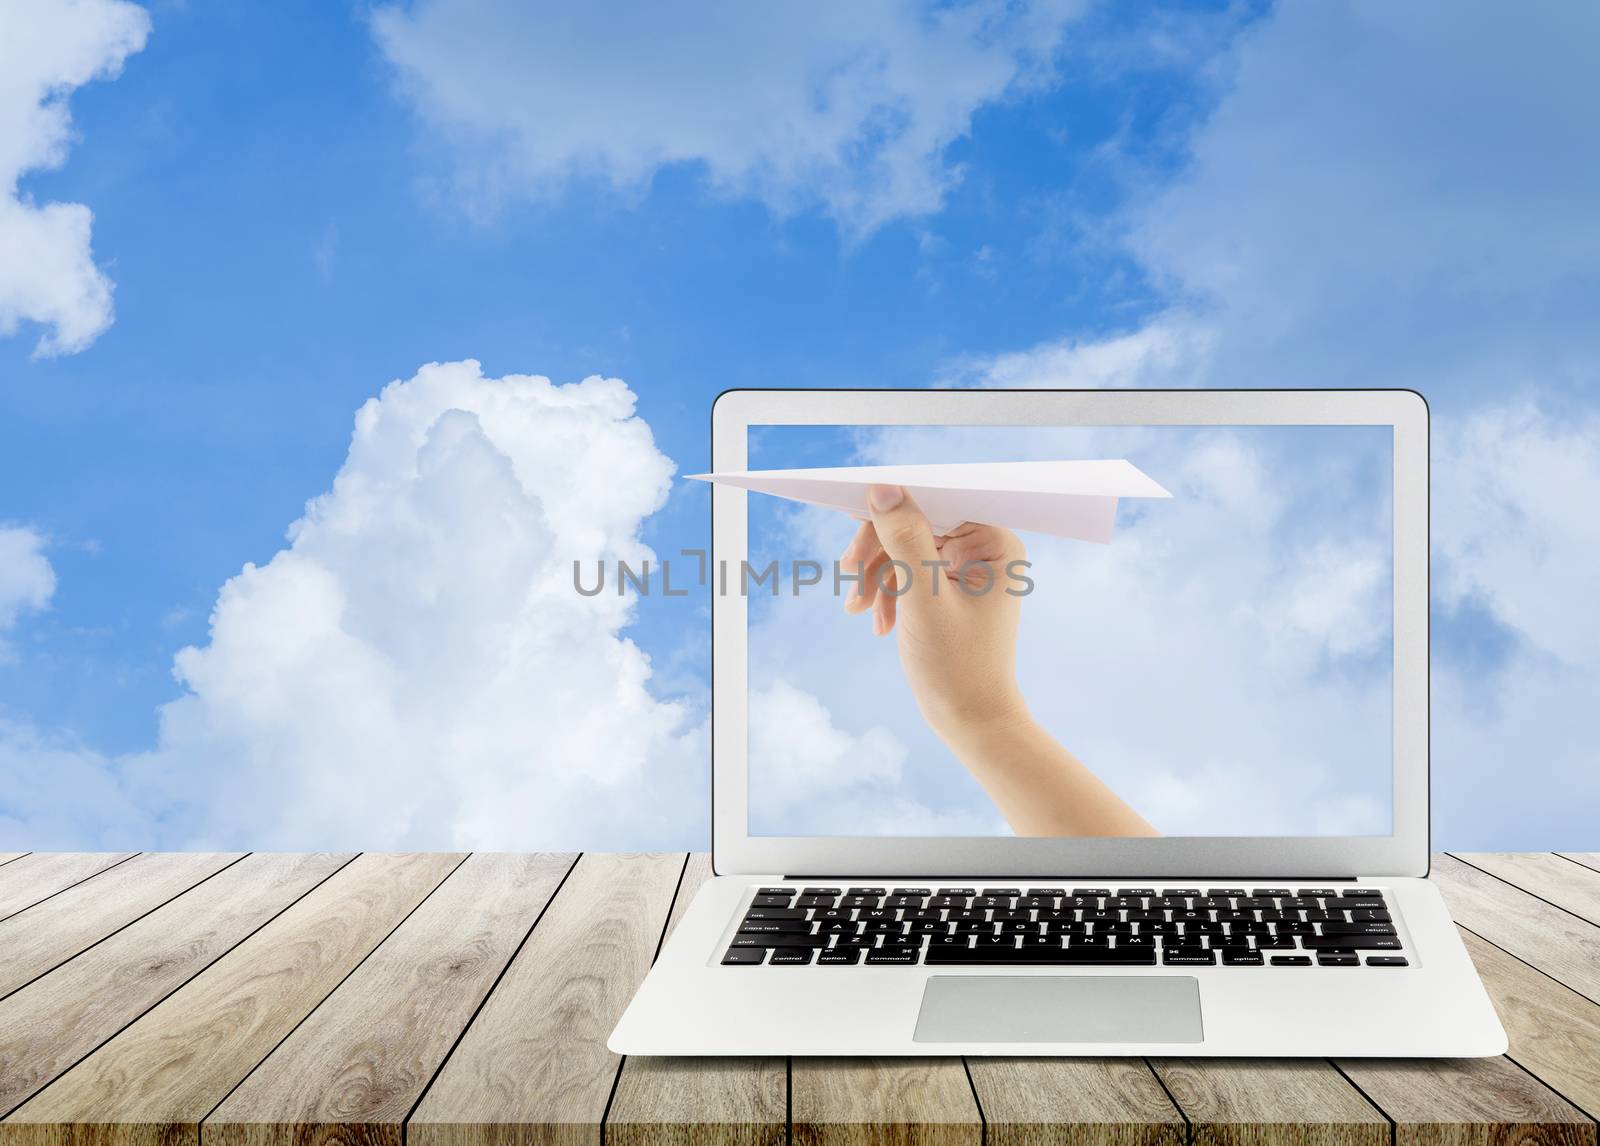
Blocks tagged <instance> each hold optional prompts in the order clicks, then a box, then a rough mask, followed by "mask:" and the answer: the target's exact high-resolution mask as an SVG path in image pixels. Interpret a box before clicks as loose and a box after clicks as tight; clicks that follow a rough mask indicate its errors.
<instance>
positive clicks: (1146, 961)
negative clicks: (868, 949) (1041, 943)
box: [924, 944, 1156, 967]
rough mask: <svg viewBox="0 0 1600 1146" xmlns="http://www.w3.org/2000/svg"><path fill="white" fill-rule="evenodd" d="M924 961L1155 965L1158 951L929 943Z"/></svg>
mask: <svg viewBox="0 0 1600 1146" xmlns="http://www.w3.org/2000/svg"><path fill="white" fill-rule="evenodd" d="M924 962H925V963H926V964H927V965H928V966H930V967H938V966H952V965H960V966H966V967H970V966H973V965H977V964H994V965H998V966H1017V965H1019V964H1030V965H1033V966H1052V967H1153V966H1155V962H1156V955H1155V952H1154V951H1152V950H1143V951H1118V950H1117V949H1116V948H1113V947H1098V946H1095V945H1093V944H1091V945H1089V946H1087V947H1054V948H1047V947H1008V948H1001V949H998V950H994V949H991V950H978V949H977V948H965V949H964V948H950V947H936V946H930V947H929V948H928V955H927V958H926V959H925V960H924Z"/></svg>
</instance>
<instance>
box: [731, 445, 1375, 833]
mask: <svg viewBox="0 0 1600 1146" xmlns="http://www.w3.org/2000/svg"><path fill="white" fill-rule="evenodd" d="M1392 435H1393V431H1392V429H1391V428H1390V427H1388V426H1342V425H1341V426H1323V425H1318V426H1135V427H1129V426H1117V427H1083V426H1072V427H1038V426H1026V427H1024V426H1018V427H1006V426H903V425H901V426H861V425H854V426H793V425H786V426H752V427H750V430H749V438H748V453H749V463H748V464H749V469H748V471H747V472H746V473H745V475H744V479H746V484H747V488H751V489H752V490H754V491H757V492H751V493H750V494H749V497H748V515H749V544H748V554H749V556H748V560H747V562H746V564H745V567H744V568H743V569H741V570H732V571H729V573H728V574H727V575H728V576H729V577H730V578H731V579H733V580H735V581H736V582H737V584H731V585H730V586H729V591H740V592H743V593H744V595H745V596H746V597H747V599H748V602H749V641H748V648H749V677H748V679H749V689H750V695H749V710H748V711H749V743H748V761H749V764H748V777H749V779H748V785H749V786H748V801H749V807H748V813H749V828H750V834H751V835H757V836H786V837H793V836H843V837H863V836H878V837H910V836H1002V835H1013V834H1014V835H1023V836H1144V835H1155V834H1159V835H1166V836H1258V837H1271V836H1294V837H1305V836H1386V835H1389V834H1390V833H1391V832H1392V830H1393V823H1392V820H1393V815H1392V807H1391V792H1392V775H1391V773H1392V760H1391V755H1392V749H1391V745H1392V692H1393V689H1392V683H1393V655H1394V651H1393V580H1392V578H1393V554H1392V548H1393V545H1392V540H1393V538H1392V534H1393V527H1392V517H1391V511H1392V488H1391V487H1392V473H1393V459H1392V452H1393V437H1392ZM843 467H848V468H843ZM855 467H891V468H888V469H884V470H868V471H864V472H856V470H855ZM907 467H927V468H921V469H918V468H910V469H908V468H907ZM791 470H804V471H817V472H807V473H802V474H778V475H769V480H763V471H791ZM888 479H893V480H888ZM897 498H899V499H900V500H898V502H897V500H896V499H897ZM869 499H875V500H872V501H870V502H869ZM863 517H867V518H868V520H865V521H864V520H862V518H863ZM872 517H876V519H877V521H878V523H879V524H878V525H874V524H873V522H872V520H871V518H872ZM890 530H892V532H893V536H892V537H885V536H880V534H884V533H887V532H888V531H890Z"/></svg>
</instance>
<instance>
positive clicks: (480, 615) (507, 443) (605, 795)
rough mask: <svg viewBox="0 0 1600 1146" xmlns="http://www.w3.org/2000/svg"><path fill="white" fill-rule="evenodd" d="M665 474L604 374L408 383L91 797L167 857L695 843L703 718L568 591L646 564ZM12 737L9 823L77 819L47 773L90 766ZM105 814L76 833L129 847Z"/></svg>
mask: <svg viewBox="0 0 1600 1146" xmlns="http://www.w3.org/2000/svg"><path fill="white" fill-rule="evenodd" d="M672 469H673V467H672V463H671V462H670V461H669V460H668V459H667V458H665V457H664V456H663V455H662V454H661V453H660V452H659V451H658V450H657V449H656V448H655V445H654V443H653V441H652V438H651V434H650V430H649V428H648V426H646V424H645V423H644V422H643V421H641V420H640V419H639V418H638V417H637V416H635V414H634V399H633V395H632V393H631V392H630V391H629V390H628V388H627V387H626V386H625V385H624V384H623V383H622V382H620V381H618V380H616V379H606V378H598V377H596V378H589V379H586V380H584V381H583V382H581V383H576V384H573V385H568V386H555V385H552V384H551V383H550V382H549V381H548V380H547V379H544V378H540V377H532V376H525V375H514V376H508V377H505V378H499V379H494V378H485V377H484V376H483V375H482V373H481V372H480V370H479V367H478V364H477V363H476V362H470V361H469V362H457V363H447V364H435V365H430V366H427V367H424V368H423V369H422V370H420V371H419V372H418V373H417V375H416V377H414V378H412V379H409V380H407V381H404V382H395V383H392V384H391V385H389V386H388V387H387V388H385V390H384V391H383V393H382V395H381V396H379V397H377V398H374V399H372V400H370V401H369V402H368V403H367V404H366V405H365V406H364V407H363V408H362V409H361V410H360V412H359V413H358V414H357V416H356V428H355V434H354V437H353V438H352V441H351V445H350V452H349V456H348V457H347V459H346V461H345V463H344V465H343V467H342V468H341V469H340V471H339V474H338V476H337V477H336V478H335V479H334V482H333V487H332V488H331V489H330V490H329V491H328V492H327V493H325V494H323V495H322V496H320V497H318V498H316V499H314V500H313V501H312V502H310V503H309V504H308V506H307V507H306V513H305V516H304V517H302V518H301V519H300V520H299V521H297V522H296V523H295V524H294V525H293V526H292V527H291V529H290V531H289V536H290V544H289V545H288V547H287V548H285V549H283V550H282V551H280V552H279V553H278V554H277V555H276V556H274V557H273V558H272V560H271V561H269V562H267V563H266V564H264V565H261V566H254V565H247V566H246V567H245V568H244V570H243V571H242V572H241V573H240V574H239V575H238V576H236V577H234V578H232V579H231V580H230V581H228V583H227V584H226V585H224V586H223V587H222V590H221V592H220V593H219V594H218V597H217V602H216V606H215V608H214V610H213V612H212V615H211V631H210V640H209V643H208V644H206V645H204V646H203V647H199V648H189V649H185V650H183V651H182V652H181V653H179V654H178V656H177V659H176V673H177V676H178V678H179V680H180V681H181V682H182V684H183V686H184V688H185V695H184V696H183V697H181V698H180V699H178V700H176V701H174V702H172V703H170V704H168V705H166V706H165V707H164V708H163V709H162V711H161V725H160V736H159V741H158V743H157V745H156V747H155V748H154V749H152V750H151V751H149V752H146V753H141V754H136V755H132V756H128V757H124V758H121V759H118V760H115V761H102V762H101V764H102V770H101V775H102V781H104V778H105V777H107V776H109V777H112V778H113V780H114V783H113V784H112V787H113V788H114V790H115V791H117V792H120V793H121V794H122V797H123V800H124V801H125V803H126V804H128V805H130V806H134V807H136V808H138V809H140V810H141V811H142V813H143V814H144V816H145V817H146V821H147V823H148V824H149V825H150V826H149V827H148V828H147V829H146V830H147V831H148V832H150V833H153V834H155V836H156V838H157V839H158V840H159V841H160V842H161V843H163V844H165V845H167V846H175V845H181V846H207V845H213V844H215V845H222V844H226V845H227V846H230V847H241V846H248V847H275V848H328V847H408V848H447V847H474V848H513V849H515V848H551V847H581V848H594V847H600V848H606V847H609V848H640V847H645V848H649V847H657V848H673V847H685V846H699V845H702V844H703V843H704V840H705V836H706V806H707V803H708V801H707V798H706V783H707V778H708V774H709V769H708V766H707V756H706V743H705V734H704V723H703V715H702V714H700V713H697V712H695V711H691V709H690V708H689V707H688V706H687V705H686V704H682V703H664V702H662V701H660V700H658V699H657V698H656V696H655V695H654V693H653V692H652V689H651V665H650V661H649V658H648V657H647V656H646V655H645V654H644V653H643V652H642V651H641V650H640V649H639V648H638V646H637V645H635V644H634V643H633V642H632V641H631V640H629V639H628V638H627V637H626V636H625V635H624V633H623V630H624V629H625V628H626V627H627V626H628V625H629V624H630V622H631V621H632V620H633V611H634V608H635V605H634V599H633V598H632V597H619V596H616V595H614V594H610V593H607V594H603V595H601V596H598V597H592V598H591V597H582V596H580V595H579V594H578V593H576V592H575V591H574V589H573V585H572V562H573V561H574V560H582V561H584V562H585V563H586V566H587V567H590V568H592V567H593V562H595V561H597V560H600V559H605V560H607V561H612V560H615V559H617V558H623V559H626V560H628V561H630V562H631V563H633V564H635V565H637V563H638V562H639V561H641V560H643V559H646V558H648V557H650V551H649V550H648V549H647V548H646V547H645V546H644V545H643V544H642V543H641V542H640V541H639V537H638V533H639V528H640V525H641V523H642V521H643V520H644V519H645V518H646V517H647V516H648V515H649V514H651V513H652V512H654V511H655V510H656V509H657V508H659V507H660V505H661V504H662V502H663V501H664V500H665V498H666V494H667V488H668V484H669V481H670V476H671V473H672ZM0 739H4V737H0ZM10 740H11V743H10V746H9V748H8V749H7V751H8V752H9V753H10V755H11V758H12V760H13V761H17V760H22V759H25V758H28V757H29V753H30V752H31V753H32V754H33V758H34V759H36V760H37V763H35V764H32V765H27V766H24V765H20V764H16V763H12V764H11V765H10V766H11V767H16V768H24V767H26V769H27V770H28V771H29V772H30V773H31V774H32V780H31V781H30V784H31V787H30V788H29V793H31V794H25V796H24V798H23V799H22V800H21V804H22V809H23V810H22V812H20V813H13V814H14V815H16V816H17V818H18V819H20V820H21V821H22V822H23V823H24V825H25V827H26V829H27V830H22V829H19V831H18V838H29V839H33V840H36V841H37V840H39V836H40V835H41V834H44V835H48V833H49V832H50V831H52V830H53V825H55V824H58V823H67V822H68V821H69V820H71V819H72V817H70V816H69V815H68V814H67V812H66V811H64V810H63V808H62V807H61V806H60V801H63V800H65V801H73V800H76V799H77V796H76V794H75V791H74V790H71V789H62V788H60V787H58V786H57V784H56V783H55V782H54V781H52V782H50V783H48V784H45V782H44V781H43V780H41V779H40V778H39V776H40V773H41V771H42V770H48V769H54V768H57V767H59V766H62V765H63V764H71V765H72V766H73V767H80V766H82V767H90V766H91V765H92V763H93V761H92V760H90V761H89V762H87V763H85V760H84V755H83V753H81V752H80V751H78V750H76V749H74V748H72V747H70V746H68V747H65V748H63V747H62V746H60V745H54V746H51V745H49V744H48V738H47V737H44V736H42V735H41V734H38V733H37V732H31V731H29V732H27V734H26V735H24V733H23V731H18V730H16V729H12V730H10ZM19 745H20V747H19ZM45 748H49V749H50V753H52V754H53V755H52V754H46V752H45ZM104 803H105V805H106V806H107V807H108V808H112V809H113V810H115V811H116V812H117V818H116V819H115V820H114V821H113V822H108V823H99V824H96V823H94V819H95V816H96V814H97V808H98V807H99V805H95V806H91V807H89V808H87V809H85V810H84V812H83V814H82V815H81V816H80V817H78V818H79V819H81V820H82V821H83V823H81V824H80V825H79V830H80V837H79V838H81V833H87V832H92V833H93V834H95V835H96V836H97V837H99V838H102V839H108V838H109V837H114V836H116V834H117V832H118V831H119V830H124V831H125V830H132V829H128V828H126V827H125V824H126V822H127V821H126V819H125V818H124V817H123V815H122V811H121V805H113V804H112V803H111V802H110V801H109V800H108V801H105V802H104ZM108 814H109V813H108ZM122 838H124V840H125V842H130V843H139V844H141V845H147V844H148V843H150V839H149V837H148V835H134V836H125V837H122Z"/></svg>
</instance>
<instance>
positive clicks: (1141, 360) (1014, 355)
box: [941, 314, 1213, 390]
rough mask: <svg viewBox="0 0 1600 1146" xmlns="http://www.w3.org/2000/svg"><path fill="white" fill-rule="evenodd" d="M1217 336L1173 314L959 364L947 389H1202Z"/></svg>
mask: <svg viewBox="0 0 1600 1146" xmlns="http://www.w3.org/2000/svg"><path fill="white" fill-rule="evenodd" d="M1212 338H1213V334H1212V331H1211V329H1210V328H1209V327H1208V326H1207V325H1206V324H1204V323H1201V322H1197V321H1194V320H1193V319H1190V318H1187V317H1185V316H1183V315H1180V314H1172V315H1168V316H1165V317H1163V318H1161V319H1158V320H1156V321H1154V322H1150V323H1147V324H1145V325H1144V326H1141V327H1139V328H1138V329H1137V330H1133V331H1130V332H1128V333H1126V334H1122V335H1116V336H1113V337H1109V338H1063V339H1054V340H1050V341H1047V342H1042V343H1040V344H1039V345H1037V346H1033V347H1029V348H1028V349H1027V350H1011V351H1006V352H1005V353H1002V354H997V355H994V356H992V357H987V358H985V357H977V358H967V359H962V360H960V361H957V362H953V363H951V364H950V365H949V367H948V368H947V369H946V371H945V373H944V375H943V377H942V378H941V381H942V382H943V383H944V384H946V385H957V386H988V387H994V388H996V389H1002V390H1005V389H1011V390H1024V389H1035V388H1047V387H1054V388H1060V389H1067V390H1098V389H1101V388H1103V387H1107V386H1157V385H1159V386H1199V385H1203V384H1204V382H1205V378H1206V368H1207V366H1208V365H1209V362H1210V351H1211V342H1212Z"/></svg>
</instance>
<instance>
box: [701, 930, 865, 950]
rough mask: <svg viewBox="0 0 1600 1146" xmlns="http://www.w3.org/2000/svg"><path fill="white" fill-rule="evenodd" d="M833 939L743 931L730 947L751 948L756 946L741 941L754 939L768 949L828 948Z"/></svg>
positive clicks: (785, 933)
mask: <svg viewBox="0 0 1600 1146" xmlns="http://www.w3.org/2000/svg"><path fill="white" fill-rule="evenodd" d="M832 938H833V936H832V935H801V934H797V933H796V932H793V931H780V932H776V933H772V932H768V933H766V934H751V933H750V932H747V931H741V932H739V934H737V935H735V936H734V937H733V943H732V944H730V946H736V947H751V946H754V944H751V943H748V942H746V943H741V942H739V941H740V940H741V939H744V940H750V939H754V940H757V941H758V942H760V943H761V944H762V945H764V946H766V947H779V946H782V947H826V946H827V945H828V940H830V939H832ZM844 938H849V936H844Z"/></svg>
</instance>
